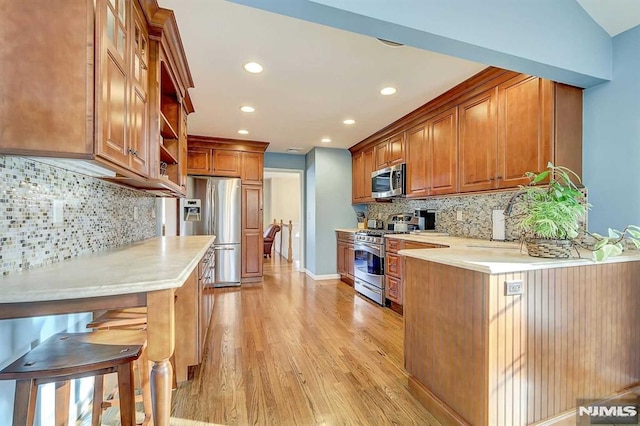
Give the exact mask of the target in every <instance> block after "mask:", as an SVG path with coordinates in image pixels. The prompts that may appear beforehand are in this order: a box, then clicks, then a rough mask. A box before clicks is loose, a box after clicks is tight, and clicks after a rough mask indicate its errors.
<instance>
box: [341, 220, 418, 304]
mask: <svg viewBox="0 0 640 426" xmlns="http://www.w3.org/2000/svg"><path fill="white" fill-rule="evenodd" d="M391 233H395V234H398V233H400V234H403V233H406V232H397V231H386V230H382V229H368V230H366V231H358V232H356V235H355V239H354V246H353V248H354V252H355V262H354V266H355V268H354V270H355V271H354V273H355V284H354V288H355V290H356V291H357V292H358V293H360V294H362V295H363V296H366V297H368V298H369V299H371V300H373V301H374V302H376V303H378V304H380V305H384V304H385V297H384V270H385V265H384V262H385V252H384V235H385V234H391Z"/></svg>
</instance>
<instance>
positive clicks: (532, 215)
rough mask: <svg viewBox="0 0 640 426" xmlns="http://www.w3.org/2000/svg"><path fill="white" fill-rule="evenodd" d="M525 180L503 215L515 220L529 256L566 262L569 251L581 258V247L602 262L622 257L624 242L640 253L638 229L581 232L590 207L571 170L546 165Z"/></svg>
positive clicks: (579, 182) (594, 258) (578, 180)
mask: <svg viewBox="0 0 640 426" xmlns="http://www.w3.org/2000/svg"><path fill="white" fill-rule="evenodd" d="M526 176H527V177H528V178H529V184H528V185H525V186H520V190H519V191H518V192H516V193H515V194H514V195H513V196H512V197H511V200H510V201H509V204H508V205H507V208H506V209H505V215H506V216H511V217H513V218H514V219H515V228H516V229H517V230H519V231H520V233H521V240H522V242H523V243H524V244H525V245H526V246H527V251H528V253H529V255H530V256H535V257H551V258H567V257H570V256H571V253H572V249H575V250H576V253H577V254H578V256H580V253H579V252H578V247H581V248H584V249H587V250H590V251H592V252H593V260H595V261H596V262H601V261H604V260H606V259H607V258H609V257H610V256H617V255H619V254H621V253H622V252H623V251H624V248H625V247H624V243H625V240H626V241H628V242H629V244H632V245H633V246H635V248H638V249H640V227H638V226H636V225H629V226H627V227H626V228H625V229H624V230H622V231H618V230H615V229H611V228H610V229H609V232H608V236H603V235H600V234H597V233H591V232H588V231H587V230H586V229H581V223H582V222H583V220H584V217H585V215H586V213H587V209H589V208H590V207H591V205H590V204H589V203H587V200H586V197H585V194H584V192H583V191H581V190H580V187H579V186H578V185H581V183H582V182H581V180H580V177H579V176H578V175H577V174H576V173H575V172H573V171H572V170H570V169H568V168H566V167H562V166H554V165H553V163H548V164H547V169H546V170H544V171H542V172H539V173H534V172H527V173H526ZM547 180H548V183H547ZM514 208H515V213H514V214H513V215H512V214H511V212H512V209H514ZM580 236H583V237H584V238H579V237H580Z"/></svg>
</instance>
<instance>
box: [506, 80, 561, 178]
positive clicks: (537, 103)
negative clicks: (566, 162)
mask: <svg viewBox="0 0 640 426" xmlns="http://www.w3.org/2000/svg"><path fill="white" fill-rule="evenodd" d="M552 110H553V83H552V82H551V81H549V80H544V79H542V78H537V77H530V76H526V75H520V76H518V77H515V78H513V79H511V80H509V81H507V82H506V83H503V84H501V85H499V86H498V156H497V158H498V168H497V169H498V171H497V175H496V184H497V187H498V188H512V187H516V186H518V185H526V184H527V183H529V179H528V178H527V177H526V176H525V175H524V174H525V173H526V172H530V171H541V170H544V169H546V168H547V163H548V162H549V161H551V137H552V132H551V130H552V124H553V123H552V119H551V112H552Z"/></svg>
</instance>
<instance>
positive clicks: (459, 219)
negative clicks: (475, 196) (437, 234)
mask: <svg viewBox="0 0 640 426" xmlns="http://www.w3.org/2000/svg"><path fill="white" fill-rule="evenodd" d="M456 219H457V220H458V222H461V221H462V210H458V211H457V213H456Z"/></svg>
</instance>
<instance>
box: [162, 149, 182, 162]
mask: <svg viewBox="0 0 640 426" xmlns="http://www.w3.org/2000/svg"><path fill="white" fill-rule="evenodd" d="M160 161H164V162H165V163H167V164H176V163H177V162H178V156H177V153H173V152H172V150H171V145H164V144H160Z"/></svg>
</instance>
